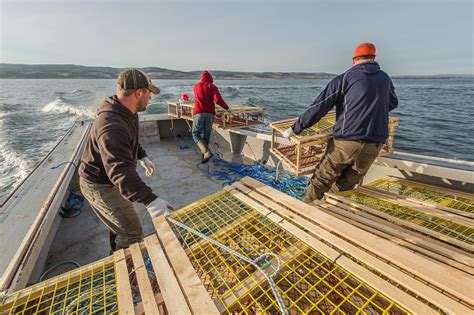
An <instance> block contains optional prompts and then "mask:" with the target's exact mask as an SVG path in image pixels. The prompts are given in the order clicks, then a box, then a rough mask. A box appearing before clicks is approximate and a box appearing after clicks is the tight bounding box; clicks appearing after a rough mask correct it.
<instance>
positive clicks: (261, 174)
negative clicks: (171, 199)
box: [198, 155, 308, 199]
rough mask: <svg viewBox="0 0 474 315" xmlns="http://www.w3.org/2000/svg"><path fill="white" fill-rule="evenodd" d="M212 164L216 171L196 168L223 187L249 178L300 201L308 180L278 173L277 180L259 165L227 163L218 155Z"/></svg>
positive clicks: (270, 170) (274, 173) (271, 172)
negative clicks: (216, 180) (220, 183)
mask: <svg viewBox="0 0 474 315" xmlns="http://www.w3.org/2000/svg"><path fill="white" fill-rule="evenodd" d="M212 163H213V165H214V167H216V168H218V170H215V171H211V170H210V168H209V166H207V170H206V169H204V168H203V167H201V166H198V167H199V169H200V170H201V171H203V172H205V173H207V176H208V177H210V178H216V179H218V180H220V181H224V182H223V183H222V185H223V186H226V185H231V184H233V183H234V182H236V181H239V180H240V179H241V178H242V177H245V176H250V177H252V178H254V179H256V180H258V181H260V182H262V183H264V184H266V185H268V186H270V187H273V188H275V189H277V190H279V191H281V192H284V193H286V194H287V195H290V196H292V197H294V198H297V199H302V197H303V195H304V193H305V191H306V183H307V182H308V178H307V177H304V176H295V175H292V174H288V173H286V172H281V171H280V172H279V176H278V180H277V179H276V177H275V175H276V171H274V170H272V169H269V168H266V167H265V166H263V165H261V164H254V165H246V164H241V163H233V162H227V161H226V160H224V159H222V158H221V157H220V156H219V155H216V156H215V157H214V158H213V159H212Z"/></svg>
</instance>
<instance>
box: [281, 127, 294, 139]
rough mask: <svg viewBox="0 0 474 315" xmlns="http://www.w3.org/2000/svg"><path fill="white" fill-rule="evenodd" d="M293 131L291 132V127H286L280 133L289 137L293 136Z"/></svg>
mask: <svg viewBox="0 0 474 315" xmlns="http://www.w3.org/2000/svg"><path fill="white" fill-rule="evenodd" d="M294 134H295V133H294V132H293V128H291V127H290V128H288V129H286V130H285V131H283V133H282V135H283V137H285V138H286V139H290V137H291V136H293V135H294Z"/></svg>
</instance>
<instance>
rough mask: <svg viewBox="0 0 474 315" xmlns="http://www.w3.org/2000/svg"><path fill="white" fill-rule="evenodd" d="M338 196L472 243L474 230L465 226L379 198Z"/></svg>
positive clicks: (353, 192) (353, 193) (346, 193)
mask: <svg viewBox="0 0 474 315" xmlns="http://www.w3.org/2000/svg"><path fill="white" fill-rule="evenodd" d="M338 195H340V196H343V197H346V198H348V199H350V200H353V201H355V202H357V203H359V204H362V205H364V206H367V207H369V208H371V209H374V210H377V211H380V212H383V213H385V214H388V215H390V216H393V217H396V218H398V219H402V220H404V221H407V222H411V223H415V224H417V225H419V226H422V227H425V228H427V229H429V230H432V231H435V232H438V233H441V234H443V235H446V236H448V237H451V238H453V239H456V240H460V241H462V242H465V243H467V244H473V243H474V229H473V228H471V227H468V226H465V225H461V224H458V223H454V222H452V221H449V220H447V219H443V218H439V217H437V216H434V215H431V214H427V213H424V212H421V211H418V210H415V209H412V208H410V207H408V206H402V205H399V204H396V203H392V202H389V201H386V200H382V199H380V198H377V197H374V196H371V195H368V194H365V193H362V192H359V191H356V190H350V191H344V192H339V193H338Z"/></svg>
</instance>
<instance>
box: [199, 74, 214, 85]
mask: <svg viewBox="0 0 474 315" xmlns="http://www.w3.org/2000/svg"><path fill="white" fill-rule="evenodd" d="M201 82H209V83H212V82H214V79H213V78H212V75H211V74H210V73H209V72H207V71H203V72H202V73H201Z"/></svg>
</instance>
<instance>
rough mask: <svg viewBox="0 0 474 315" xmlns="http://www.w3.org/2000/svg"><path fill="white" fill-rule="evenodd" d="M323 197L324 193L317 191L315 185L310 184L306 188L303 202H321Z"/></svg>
mask: <svg viewBox="0 0 474 315" xmlns="http://www.w3.org/2000/svg"><path fill="white" fill-rule="evenodd" d="M323 196H324V192H321V191H318V189H316V187H314V185H313V184H311V182H310V183H308V186H307V187H306V192H305V194H304V196H303V202H305V203H308V204H310V203H313V201H315V200H321V199H322V198H323Z"/></svg>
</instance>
